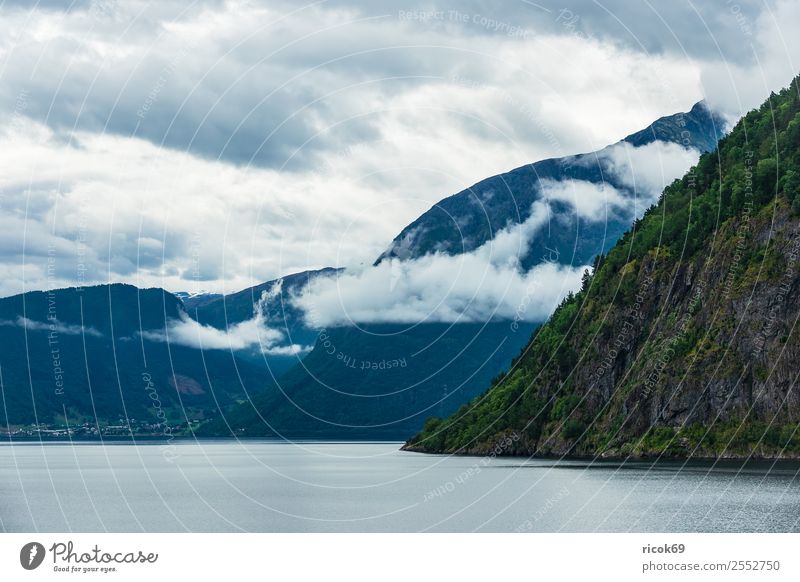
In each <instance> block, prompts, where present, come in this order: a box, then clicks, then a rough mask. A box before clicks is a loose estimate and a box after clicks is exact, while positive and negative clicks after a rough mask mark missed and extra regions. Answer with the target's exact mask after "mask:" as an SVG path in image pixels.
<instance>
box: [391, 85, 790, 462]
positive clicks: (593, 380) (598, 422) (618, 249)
mask: <svg viewBox="0 0 800 582" xmlns="http://www.w3.org/2000/svg"><path fill="white" fill-rule="evenodd" d="M799 90H800V87H798V80H797V79H795V81H794V82H793V83H792V84H791V86H790V88H788V89H786V90H784V91H782V92H781V93H780V95H774V94H773V95H772V96H771V97H770V99H769V100H768V101H767V102H766V103H764V105H763V106H762V107H761V108H760V109H758V110H756V111H753V112H751V113H749V114H748V115H747V116H745V117H744V118H743V119H742V120H741V121H740V122H739V124H738V125H737V126H736V127H735V128H734V130H733V131H732V133H731V134H730V135H729V136H728V137H726V138H725V139H723V140H722V142H720V147H719V151H718V152H715V153H713V154H707V155H704V156H703V157H702V158H701V160H700V161H699V163H698V165H697V166H696V168H694V169H692V170H691V171H690V172H689V173H688V174H687V175H686V176H684V177H683V178H682V179H681V180H679V181H676V182H675V183H674V184H672V185H671V186H669V187H668V188H667V189H666V190H665V191H664V193H663V195H662V197H661V199H660V201H659V203H658V204H657V205H656V206H655V207H653V208H651V209H650V210H648V212H647V213H646V215H645V216H644V218H643V219H642V220H639V221H637V222H636V223H635V225H634V227H633V228H632V229H631V230H630V231H629V232H627V233H626V234H625V236H624V237H623V238H622V239H621V240H620V241H619V242H618V243H617V244H616V245H615V247H614V248H613V249H612V250H611V251H610V252H609V253H608V256H607V257H605V258H604V259H602V260H599V261H598V267H597V269H596V271H595V274H594V276H593V277H591V279H589V280H587V281H586V284H585V285H584V288H583V289H582V290H581V291H580V292H578V293H577V294H575V295H574V296H571V297H569V298H568V299H567V300H565V301H564V303H563V304H562V305H561V306H560V307H559V308H558V309H557V310H556V312H555V313H554V314H553V316H552V317H551V318H550V320H549V321H548V323H547V324H546V325H544V326H542V327H541V328H540V329H539V331H538V332H537V334H536V335H535V337H534V339H533V340H532V342H531V344H530V345H529V346H528V347H527V348H526V349H525V353H524V355H523V356H522V358H521V359H520V360H519V361H518V362H517V365H515V366H513V367H512V368H511V370H510V371H509V372H508V373H507V374H506V375H505V376H504V377H503V378H502V379H500V380H499V381H497V382H495V383H494V385H493V386H492V387H491V388H490V389H489V390H488V391H487V392H486V393H484V394H483V395H482V396H480V397H478V398H476V399H475V400H473V401H472V402H471V403H469V404H467V405H465V406H464V407H462V409H460V410H459V411H458V412H457V413H456V414H454V415H453V416H452V417H450V418H447V419H446V420H441V419H439V418H432V419H430V420H429V421H428V422H427V423H426V425H425V428H424V430H423V431H422V432H421V433H420V434H418V435H417V436H415V437H414V438H412V439H411V440H410V441H409V442H408V443H407V444H406V447H405V448H406V449H407V450H414V451H424V452H456V453H473V454H482V453H487V452H489V451H493V452H494V454H524V455H531V454H559V455H560V454H575V455H611V456H618V455H637V456H638V455H667V456H747V455H754V456H768V457H789V456H792V457H796V456H798V455H800V434H798V424H797V423H798V417H799V416H800V396H799V395H798V391H797V389H796V383H797V379H798V378H797V374H798V372H797V371H798V368H800V349H798V346H799V345H800V342H798V340H800V336H799V335H798V334H800V332H799V331H798V329H797V322H798V318H799V317H800V294H798V287H800V271H799V270H798V267H800V264H798V260H800V94H799V93H798V91H799Z"/></svg>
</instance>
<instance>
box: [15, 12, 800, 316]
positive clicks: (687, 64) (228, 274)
mask: <svg viewBox="0 0 800 582" xmlns="http://www.w3.org/2000/svg"><path fill="white" fill-rule="evenodd" d="M797 22H800V3H798V2H793V1H784V0H775V1H755V0H753V1H750V0H738V1H737V2H733V1H728V0H723V1H715V2H687V1H684V0H677V1H676V2H670V3H656V2H653V1H647V0H643V1H641V2H630V1H624V2H623V1H622V0H619V1H610V0H609V1H605V2H592V1H574V2H570V1H564V0H561V1H559V2H552V3H547V2H541V3H534V2H528V1H515V0H511V1H509V2H502V3H500V2H484V1H472V0H466V1H459V2H454V1H453V2H449V3H446V2H445V3H438V2H421V3H409V4H405V3H402V2H401V3H398V2H381V1H372V2H367V1H360V2H359V1H352V2H348V1H341V2H337V1H328V2H324V1H323V2H314V3H309V4H302V3H295V2H283V1H270V2H244V1H229V2H223V1H212V0H208V1H198V2H170V1H164V2H144V1H136V0H131V1H114V0H96V1H92V2H89V1H82V2H78V1H76V2H73V3H72V4H68V3H67V2H63V3H62V2H40V3H38V4H35V3H32V2H16V1H12V2H2V3H0V119H3V120H4V121H3V122H2V123H0V154H1V155H0V295H2V296H5V295H11V294H15V293H20V292H23V291H28V290H33V289H47V288H53V287H61V286H66V285H82V284H91V283H106V282H128V283H132V284H136V285H139V286H141V287H153V286H156V287H164V288H166V289H168V290H171V291H189V292H198V291H201V290H205V291H213V292H224V293H227V292H233V291H237V290H239V289H242V288H244V287H247V286H249V285H252V284H256V283H259V282H262V281H267V280H271V279H274V278H277V277H280V276H283V275H287V274H290V273H293V272H298V271H301V270H305V269H310V268H320V267H326V266H343V267H349V268H351V269H355V270H356V271H357V270H358V269H359V268H360V267H361V266H363V265H369V264H371V263H372V261H374V259H375V258H376V257H377V256H378V255H379V254H380V253H381V252H382V251H383V250H384V249H385V248H386V247H387V246H388V245H389V243H390V241H391V240H392V238H393V237H394V236H395V235H396V234H397V233H398V232H399V231H400V230H401V229H402V228H403V227H404V226H406V225H407V224H408V223H410V222H411V221H412V220H413V219H414V218H416V217H417V216H419V215H420V214H421V213H422V212H424V211H425V210H427V209H428V208H429V207H430V206H431V205H432V204H434V203H435V202H436V201H438V200H440V199H442V198H444V197H446V196H448V195H450V194H453V193H455V192H458V191H460V190H462V189H464V188H466V187H468V186H470V185H472V184H474V183H475V182H477V181H479V180H480V179H482V178H485V177H488V176H491V175H494V174H497V173H500V172H503V171H507V170H509V169H512V168H514V167H518V166H521V165H524V164H526V163H530V162H533V161H537V160H540V159H544V158H547V157H553V156H564V155H569V154H575V153H580V152H586V151H594V150H598V149H600V148H602V147H603V146H606V145H608V144H611V143H614V142H616V141H618V140H619V139H621V138H623V137H624V136H626V135H628V134H630V133H632V132H634V131H636V130H639V129H641V128H643V127H645V126H647V125H648V124H649V123H651V122H652V121H653V120H655V119H656V118H658V117H659V116H662V115H669V114H673V113H675V112H678V111H687V110H688V109H689V108H691V106H692V105H693V104H694V103H695V102H697V101H698V100H700V99H704V98H705V99H706V100H707V102H708V103H709V104H710V105H711V106H712V107H714V108H715V109H717V110H719V111H721V112H723V113H724V114H725V115H727V116H728V118H729V119H731V120H734V119H736V118H738V117H739V116H740V115H741V114H742V113H743V112H744V111H746V110H747V109H749V108H751V107H753V106H755V105H758V104H759V103H760V102H762V101H763V100H764V99H765V98H766V96H767V95H768V94H769V91H771V90H778V89H780V88H781V87H783V86H785V85H786V84H787V83H788V82H789V81H790V80H791V78H792V77H793V76H795V75H796V74H797V72H798V70H797V67H798V63H800V37H799V36H798V35H797V34H796V31H795V30H791V28H790V27H792V26H793V25H796V23H797ZM478 258H480V257H479V256H478ZM482 264H483V265H484V266H485V267H486V268H487V269H491V268H495V266H496V265H494V264H493V263H491V261H489V262H484V263H482ZM419 267H420V269H419V272H420V273H423V274H424V273H425V270H426V268H428V267H426V265H419ZM387 268H389V269H390V270H391V267H387ZM437 268H438V266H437ZM560 275H562V276H563V277H564V278H565V280H568V281H570V282H573V283H574V281H573V280H579V276H580V271H576V272H569V273H561V274H560ZM373 276H376V275H375V273H374V272H369V273H366V274H362V273H357V274H355V275H353V277H355V278H356V279H358V278H359V277H360V278H362V279H365V280H366V283H365V284H367V285H369V278H370V277H373ZM383 276H384V277H389V278H392V277H393V274H392V273H391V272H388V273H385V274H384V275H383ZM510 276H513V274H512V275H510ZM415 281H416V279H414V278H411V279H410V281H409V282H408V285H409V288H410V289H411V291H410V292H413V288H414V284H415V283H414V282H415ZM504 281H505V283H506V288H508V286H512V287H513V286H517V287H519V289H520V293H522V292H523V289H524V286H525V282H524V281H516V280H512V279H508V280H504ZM359 284H361V283H359ZM556 299H557V297H555V296H554V298H553V300H554V301H555V300H556ZM317 300H318V301H317ZM326 300H330V301H333V299H331V298H330V297H327V295H326V290H324V289H322V290H320V292H319V294H318V295H317V297H316V298H315V301H317V302H318V303H319V302H320V301H321V302H323V303H324V301H326ZM378 311H380V310H378ZM427 312H428V311H426V313H427ZM335 319H336V318H335V317H333V318H332V320H335Z"/></svg>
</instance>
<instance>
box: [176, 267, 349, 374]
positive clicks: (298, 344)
mask: <svg viewBox="0 0 800 582" xmlns="http://www.w3.org/2000/svg"><path fill="white" fill-rule="evenodd" d="M340 271H341V269H335V268H332V267H327V268H324V269H317V270H312V271H302V272H300V273H294V274H292V275H287V276H285V277H281V278H279V279H274V280H271V281H267V282H266V283H261V284H259V285H256V286H254V287H249V288H247V289H243V290H242V291H238V292H236V293H231V294H230V295H220V296H217V297H216V298H213V299H210V300H208V301H203V302H200V303H191V304H189V305H187V308H186V310H187V312H188V313H189V314H190V315H191V316H192V317H193V318H194V319H195V320H196V321H198V322H199V323H201V324H203V325H210V326H212V327H215V328H217V329H220V330H227V329H230V328H231V327H233V326H235V325H237V324H241V323H243V322H245V321H247V320H251V319H253V317H254V314H255V313H256V312H259V313H260V314H261V315H262V316H263V318H264V324H265V325H266V326H267V327H269V328H270V329H272V330H276V331H278V332H280V333H281V334H282V335H283V340H282V341H281V342H279V344H278V346H277V347H278V348H283V349H277V350H273V351H272V352H265V351H263V350H261V349H259V348H258V347H253V348H251V349H249V350H241V351H239V352H238V353H237V356H238V357H239V358H240V359H243V360H247V361H249V362H251V363H252V364H254V365H258V366H266V367H267V368H268V370H269V372H270V375H271V376H272V377H277V376H279V375H280V374H282V373H284V372H286V371H287V370H289V369H290V368H291V367H292V366H294V365H295V364H297V363H298V362H299V361H300V360H301V359H302V357H303V356H304V355H305V354H306V353H307V352H308V351H309V350H310V349H311V347H312V346H313V345H314V343H315V342H316V341H317V337H318V335H319V331H318V330H315V329H313V328H311V327H309V326H308V325H306V322H305V318H304V314H303V312H302V311H300V310H299V309H297V308H296V307H294V305H293V304H292V303H291V298H292V296H293V295H295V294H296V293H299V292H300V290H301V289H302V288H303V287H305V286H306V285H307V284H308V283H309V282H310V281H312V280H314V279H316V278H317V277H333V276H335V275H336V274H337V273H339V272H340Z"/></svg>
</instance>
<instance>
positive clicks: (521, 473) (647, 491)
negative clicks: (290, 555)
mask: <svg viewBox="0 0 800 582" xmlns="http://www.w3.org/2000/svg"><path fill="white" fill-rule="evenodd" d="M398 447H399V443H293V444H289V443H277V442H267V441H247V442H239V443H235V442H230V441H227V442H219V441H208V442H200V443H196V442H186V443H179V444H176V445H173V446H172V448H169V449H167V448H165V447H164V446H163V445H159V444H157V443H153V444H142V445H136V446H134V445H131V444H105V445H103V444H94V443H92V444H69V443H53V444H44V445H42V444H39V443H15V444H8V443H6V444H3V445H0V530H4V531H204V532H216V531H261V532H304V531H322V532H342V531H348V532H349V531H357V532H367V531H391V532H401V531H447V532H462V531H548V532H549V531H570V532H574V531H748V532H749V531H778V532H785V531H800V525H798V520H800V478H798V469H799V468H800V466H798V465H797V464H791V463H781V464H777V465H773V464H772V463H759V464H751V465H748V466H746V467H744V468H742V467H741V466H739V465H730V464H724V465H723V464H718V465H713V464H712V463H693V464H690V465H684V464H682V463H660V464H658V465H652V464H647V463H624V464H620V463H591V462H581V461H553V460H524V459H519V460H517V459H489V458H471V457H448V456H432V455H420V454H415V453H404V452H400V451H398Z"/></svg>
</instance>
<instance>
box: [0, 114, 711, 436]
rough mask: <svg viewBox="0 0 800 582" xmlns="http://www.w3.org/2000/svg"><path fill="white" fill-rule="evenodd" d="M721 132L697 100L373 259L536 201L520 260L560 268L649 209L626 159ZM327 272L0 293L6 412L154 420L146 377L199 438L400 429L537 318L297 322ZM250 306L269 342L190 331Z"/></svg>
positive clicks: (414, 424)
mask: <svg viewBox="0 0 800 582" xmlns="http://www.w3.org/2000/svg"><path fill="white" fill-rule="evenodd" d="M721 131H722V121H721V120H720V119H719V118H718V117H717V116H715V115H714V114H712V113H710V112H709V111H708V109H707V108H706V107H705V106H704V105H702V104H698V105H696V106H695V107H694V108H692V110H691V111H689V112H687V113H681V114H677V115H673V116H670V117H665V118H662V119H659V120H658V121H656V122H655V123H654V124H652V125H651V126H650V127H648V128H646V129H644V130H642V131H640V132H637V133H636V134H633V135H631V136H629V137H628V138H626V139H625V140H623V141H622V142H620V143H619V144H615V145H614V146H609V148H604V149H603V150H600V151H598V152H595V153H593V154H583V155H578V156H569V157H566V158H561V159H555V160H545V161H542V162H537V163H535V164H531V165H528V166H524V167H522V168H518V169H516V170H512V171H511V172H508V173H505V174H501V175H498V176H494V177H492V178H488V179H487V180H484V181H482V182H480V183H478V184H476V185H475V186H473V187H471V188H469V189H467V190H465V191H463V192H461V193H459V194H456V195H455V196H451V197H449V198H446V199H445V200H443V201H441V202H440V203H438V204H436V205H435V206H434V207H433V208H432V209H431V210H429V211H428V212H426V213H425V214H423V215H422V216H421V217H420V218H419V219H418V220H416V221H415V222H414V223H412V224H411V225H409V226H408V227H406V229H404V230H403V231H402V232H401V233H400V234H399V235H398V236H397V237H396V238H395V239H394V241H393V243H392V245H391V246H390V248H389V249H388V250H387V251H386V252H385V253H383V254H382V255H381V257H379V258H378V259H377V261H376V263H380V262H382V261H385V260H387V259H392V260H414V259H416V258H420V257H422V256H425V255H427V254H430V253H445V254H451V255H452V254H459V253H465V252H471V251H473V250H475V249H476V248H478V247H479V246H480V245H481V244H483V243H485V242H487V241H490V240H492V238H493V236H494V235H495V234H496V233H497V232H499V231H501V230H502V229H504V228H508V227H509V226H510V225H514V224H523V223H525V221H526V220H528V219H530V216H531V212H532V208H533V207H534V204H535V203H537V202H539V203H544V204H546V207H547V209H548V212H549V213H550V216H549V220H548V227H547V228H543V229H539V230H536V231H535V232H533V233H532V236H531V238H530V244H529V247H528V249H527V251H526V252H524V256H523V257H522V258H523V260H522V266H523V268H524V269H529V268H531V267H533V266H535V265H537V264H539V263H541V262H543V261H545V260H553V257H554V256H555V257H556V261H557V262H559V263H560V264H564V265H574V266H579V265H583V264H587V263H590V262H591V261H592V259H593V258H594V257H595V256H597V255H599V254H601V253H604V252H605V251H607V250H608V249H609V248H610V247H611V246H612V245H613V244H614V243H615V241H616V240H617V239H618V238H619V236H621V235H622V233H623V232H624V231H625V230H626V229H627V228H628V227H629V225H630V224H631V222H632V221H633V220H634V219H635V218H636V216H637V215H641V213H642V212H643V211H644V208H645V207H646V204H647V203H648V202H647V201H648V196H650V195H651V193H650V192H648V191H644V190H643V189H642V188H639V187H637V186H636V183H635V181H636V178H637V174H636V168H635V162H636V159H635V158H636V154H637V153H640V154H641V153H645V152H646V153H648V154H652V155H655V156H659V155H673V154H675V152H676V151H678V153H680V152H681V151H683V150H681V149H680V148H679V147H678V146H680V147H681V148H682V147H687V148H693V149H694V150H697V152H698V153H699V152H700V151H707V150H709V149H711V148H713V147H714V144H716V141H717V138H718V137H719V136H720V135H721ZM676 144H677V145H676ZM641 148H649V149H646V150H645V149H641ZM631 154H633V158H631ZM684 154H685V152H684ZM625 159H629V160H633V164H630V163H629V164H628V165H626V164H625V163H624V160H625ZM586 184H588V185H591V186H592V187H594V188H596V191H597V193H598V194H597V195H598V196H603V197H604V200H605V199H606V198H608V199H609V200H611V201H612V203H609V204H598V203H597V201H592V200H589V202H590V205H591V206H592V207H593V208H600V209H601V210H602V214H601V215H598V214H597V213H594V214H592V213H587V212H586V211H585V209H583V208H581V207H580V205H581V204H582V203H583V202H584V201H585V200H582V199H580V197H578V199H575V200H573V199H572V198H571V197H572V194H573V192H572V190H571V189H572V188H574V187H576V185H577V186H578V187H580V186H581V185H586ZM561 186H563V187H564V188H561ZM559 188H561V189H560V190H559ZM581 192H582V191H581ZM339 273H340V270H338V269H332V268H329V269H322V270H318V271H307V272H302V273H297V274H294V275H289V276H286V277H283V278H281V279H276V280H274V281H269V282H266V283H263V284H260V285H257V286H255V287H252V288H249V289H245V290H243V291H240V292H238V293H235V294H231V295H227V296H215V295H213V294H195V295H190V294H188V293H186V294H180V297H178V296H176V295H172V294H170V293H167V292H165V291H162V290H157V289H148V290H138V289H136V288H133V287H130V286H127V285H110V286H109V285H106V286H97V287H87V288H79V289H64V290H59V291H55V292H51V293H48V292H35V293H26V294H25V295H21V296H17V297H12V298H6V299H2V300H0V315H1V316H2V317H0V318H2V319H3V323H2V325H0V337H3V340H4V345H8V346H10V348H9V349H7V350H6V351H5V352H4V353H3V354H2V355H0V365H1V366H2V380H3V394H4V396H5V398H6V407H5V411H6V419H7V422H8V423H10V424H27V423H33V422H60V421H62V420H64V417H65V416H66V417H67V419H68V420H69V421H70V422H74V421H76V419H81V420H90V421H93V422H98V423H99V422H109V421H112V420H113V421H115V422H116V421H117V420H118V419H119V418H123V419H125V418H131V417H133V418H137V419H138V418H145V419H151V420H152V419H153V418H156V417H155V414H156V413H157V411H156V410H155V409H154V407H153V400H152V396H151V394H150V393H151V392H152V388H146V386H145V384H146V383H143V381H142V378H143V374H148V376H147V378H152V379H153V381H154V384H155V389H156V390H157V392H158V397H159V403H160V404H159V406H160V407H161V408H162V409H163V410H165V411H166V414H167V415H168V417H169V418H170V419H171V421H174V422H179V421H187V420H193V419H197V420H202V421H203V424H202V425H201V427H200V429H199V430H198V431H197V432H198V433H199V434H207V435H230V434H232V433H233V434H238V435H271V434H282V435H289V436H292V437H304V436H305V437H331V438H347V437H352V438H407V437H408V436H409V435H411V434H413V433H414V432H416V431H417V430H419V429H420V428H421V427H422V424H423V422H424V419H425V418H426V417H428V416H430V415H439V416H446V415H448V414H450V413H452V412H453V411H455V410H456V409H458V408H459V407H460V406H461V405H462V404H464V403H465V402H468V401H469V400H471V399H472V398H474V397H475V396H476V395H477V394H478V393H480V392H481V391H482V390H484V389H485V387H486V385H487V384H488V383H489V382H490V381H491V379H492V378H494V377H496V376H498V375H499V374H501V373H502V372H503V371H504V370H506V369H508V367H509V365H510V364H511V362H512V360H513V359H514V357H515V356H518V355H519V354H520V350H521V348H523V347H524V346H525V345H526V344H527V342H528V339H529V337H530V334H531V333H532V332H533V331H534V330H535V329H536V326H537V322H517V324H516V325H514V326H512V325H510V324H509V322H508V321H489V322H481V323H474V322H473V323H457V324H442V323H426V324H420V325H413V326H408V325H399V324H370V325H362V326H357V327H356V326H345V327H334V328H329V329H320V328H319V326H313V325H310V323H309V322H308V321H307V318H306V317H305V314H304V313H303V312H302V311H301V310H299V309H298V308H297V307H295V305H294V303H293V299H294V297H295V296H296V295H297V294H298V293H299V292H301V291H302V290H303V288H304V287H305V286H306V285H307V284H308V282H309V281H312V280H314V279H316V278H318V277H334V278H335V277H337V276H338V275H339ZM376 292H380V291H379V290H376ZM51 295H54V296H55V305H56V309H57V321H58V326H61V327H59V328H58V329H59V330H60V331H59V335H58V338H59V342H60V347H59V349H60V350H62V351H61V352H59V353H60V354H62V355H63V358H62V359H60V360H59V361H58V363H59V364H60V368H62V369H63V370H64V374H62V377H61V378H60V379H59V378H58V374H56V373H55V372H54V368H57V367H59V366H55V365H54V364H53V356H52V354H51V353H50V351H49V350H50V349H51V348H50V345H49V343H48V341H49V340H48V329H49V328H48V327H47V326H48V325H49V324H48V319H47V316H48V311H47V310H48V304H49V302H52V301H53V299H52V297H50V296H51ZM256 316H258V317H259V318H260V319H259V321H263V323H264V325H265V326H266V327H268V328H270V329H271V330H273V331H275V332H277V335H278V336H280V338H279V339H276V340H274V341H275V342H276V343H275V344H274V345H272V344H270V345H271V348H270V349H264V346H263V345H259V344H258V343H256V344H252V343H251V344H248V345H246V346H239V347H236V348H234V347H232V346H233V344H231V347H230V348H229V349H224V348H225V347H226V346H225V344H224V341H223V342H222V344H219V343H218V344H217V345H215V347H211V346H210V345H208V346H207V345H206V344H203V343H202V341H200V340H201V339H202V338H203V337H205V334H206V332H207V331H208V330H211V329H215V330H219V331H220V332H231V330H235V329H236V327H237V326H241V325H242V324H246V323H247V322H249V321H252V320H253V319H254V317H256ZM176 322H182V323H184V324H186V325H187V326H189V327H190V329H191V330H192V332H193V333H194V332H197V334H198V335H197V338H198V341H197V342H195V341H192V342H188V343H187V342H186V341H177V340H176V338H178V337H179V336H178V335H176V332H177V331H179V330H176V329H175V327H174V326H175V323H176ZM192 326H196V328H195V327H192ZM170 338H172V339H170ZM195 344H197V345H195ZM59 382H61V383H63V386H59ZM61 388H63V390H61ZM148 390H149V391H148Z"/></svg>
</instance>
